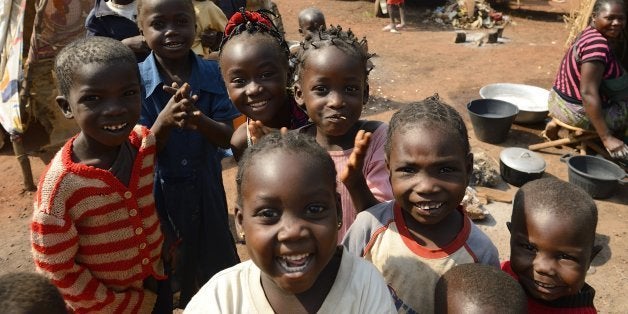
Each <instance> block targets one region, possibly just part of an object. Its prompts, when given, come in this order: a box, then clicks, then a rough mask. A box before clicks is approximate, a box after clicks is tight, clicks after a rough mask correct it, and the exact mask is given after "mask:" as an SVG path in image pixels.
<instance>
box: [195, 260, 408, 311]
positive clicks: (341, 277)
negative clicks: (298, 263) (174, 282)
mask: <svg viewBox="0 0 628 314" xmlns="http://www.w3.org/2000/svg"><path fill="white" fill-rule="evenodd" d="M260 276H261V271H260V269H259V268H258V267H257V266H256V265H255V264H254V263H253V262H252V261H250V260H249V261H246V262H242V263H240V264H238V265H235V266H233V267H230V268H227V269H225V270H223V271H221V272H219V273H218V274H216V275H215V276H214V277H212V279H210V280H209V282H207V283H206V284H205V285H204V286H203V287H202V288H201V290H200V291H199V292H198V293H197V294H196V295H195V296H194V297H193V298H192V300H191V301H190V303H188V305H187V307H186V308H185V313H273V309H272V307H271V306H270V303H268V299H266V294H265V293H264V289H263V288H262V284H261V277H260ZM318 313H378V314H379V313H397V310H396V309H395V305H394V304H393V300H392V298H391V296H390V292H389V290H388V288H387V287H386V284H385V283H384V279H383V278H382V276H381V275H380V273H379V272H378V271H377V269H375V267H374V266H373V265H372V264H371V263H369V262H367V261H365V260H363V259H362V258H359V257H357V256H353V255H350V254H348V253H347V251H346V250H343V252H342V260H341V262H340V268H339V269H338V274H337V275H336V280H335V282H334V285H333V286H332V287H331V290H330V291H329V294H328V295H327V298H325V301H324V302H323V304H322V306H321V308H320V309H319V310H318Z"/></svg>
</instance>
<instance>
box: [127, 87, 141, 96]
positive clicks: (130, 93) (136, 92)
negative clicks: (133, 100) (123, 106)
mask: <svg viewBox="0 0 628 314" xmlns="http://www.w3.org/2000/svg"><path fill="white" fill-rule="evenodd" d="M139 92H140V91H138V90H135V89H131V90H128V91H126V92H124V96H135V95H137V94H139Z"/></svg>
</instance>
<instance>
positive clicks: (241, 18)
mask: <svg viewBox="0 0 628 314" xmlns="http://www.w3.org/2000/svg"><path fill="white" fill-rule="evenodd" d="M247 22H253V23H255V22H257V23H261V24H264V25H266V26H268V28H269V29H271V28H272V27H273V24H272V22H271V21H270V20H268V18H267V17H266V16H264V15H262V14H260V13H259V12H251V11H244V12H236V13H235V14H233V15H232V16H231V18H230V19H229V22H228V23H227V26H225V36H229V35H231V32H232V31H233V30H234V29H235V28H236V27H237V26H238V25H240V24H245V23H247Z"/></svg>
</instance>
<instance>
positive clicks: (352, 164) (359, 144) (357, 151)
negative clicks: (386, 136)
mask: <svg viewBox="0 0 628 314" xmlns="http://www.w3.org/2000/svg"><path fill="white" fill-rule="evenodd" d="M370 141H371V132H366V131H364V130H359V131H358V133H357V134H356V135H355V142H354V144H353V151H352V152H351V156H349V161H348V162H347V167H346V168H345V169H344V170H343V171H342V172H341V173H340V176H339V177H338V178H339V179H340V181H341V182H342V183H344V184H345V186H352V185H354V184H355V183H356V182H359V181H363V180H365V178H364V174H363V173H362V167H364V157H365V156H366V151H367V149H368V147H369V143H370Z"/></svg>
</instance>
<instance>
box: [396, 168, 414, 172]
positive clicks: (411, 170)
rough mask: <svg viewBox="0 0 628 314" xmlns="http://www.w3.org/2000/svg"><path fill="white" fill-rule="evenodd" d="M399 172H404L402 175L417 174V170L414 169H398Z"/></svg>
mask: <svg viewBox="0 0 628 314" xmlns="http://www.w3.org/2000/svg"><path fill="white" fill-rule="evenodd" d="M397 172H402V173H416V172H417V170H416V169H414V168H412V167H401V168H398V169H397Z"/></svg>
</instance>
